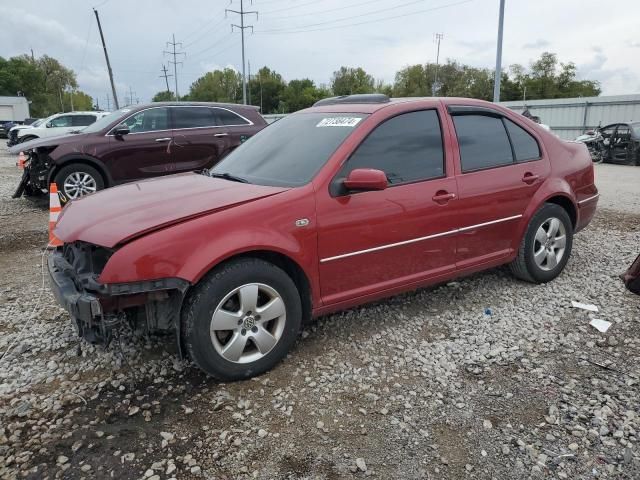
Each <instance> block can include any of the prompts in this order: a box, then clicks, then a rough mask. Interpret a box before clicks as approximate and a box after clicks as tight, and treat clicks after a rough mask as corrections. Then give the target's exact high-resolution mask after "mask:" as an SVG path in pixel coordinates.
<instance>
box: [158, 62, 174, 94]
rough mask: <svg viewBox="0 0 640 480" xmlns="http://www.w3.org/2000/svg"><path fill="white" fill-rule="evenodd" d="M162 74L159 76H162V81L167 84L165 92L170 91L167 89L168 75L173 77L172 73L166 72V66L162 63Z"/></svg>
mask: <svg viewBox="0 0 640 480" xmlns="http://www.w3.org/2000/svg"><path fill="white" fill-rule="evenodd" d="M162 72H163V73H162V75H160V78H162V77H164V81H165V83H166V84H167V92H171V90H169V77H173V75H171V74H170V73H167V67H165V66H164V65H162Z"/></svg>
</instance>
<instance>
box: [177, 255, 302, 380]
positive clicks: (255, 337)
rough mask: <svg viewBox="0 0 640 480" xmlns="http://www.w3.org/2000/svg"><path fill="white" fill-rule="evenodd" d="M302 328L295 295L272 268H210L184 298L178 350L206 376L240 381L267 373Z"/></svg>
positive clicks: (243, 264) (243, 263)
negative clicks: (186, 355)
mask: <svg viewBox="0 0 640 480" xmlns="http://www.w3.org/2000/svg"><path fill="white" fill-rule="evenodd" d="M301 324H302V303H301V300H300V294H299V292H298V289H297V288H296V285H295V283H294V282H293V281H292V280H291V278H290V277H289V276H288V275H287V274H286V273H285V272H284V271H283V270H281V269H280V268H278V267H277V266H275V265H273V264H271V263H268V262H265V261H263V260H260V259H255V258H245V259H240V260H233V261H231V262H229V263H226V264H223V265H221V266H219V267H216V268H215V269H214V270H213V271H212V272H211V273H209V274H208V275H207V276H206V277H205V278H204V279H203V280H202V281H201V282H200V283H199V284H198V285H196V286H195V288H194V289H193V290H192V291H191V293H190V294H189V295H188V297H187V299H186V300H185V306H184V308H183V313H182V333H183V340H184V346H185V348H186V350H187V353H188V355H189V357H190V358H191V359H192V360H193V361H194V362H195V364H196V365H197V366H198V367H200V369H202V370H203V371H204V372H206V373H207V374H208V375H210V376H212V377H214V378H216V379H218V380H221V381H233V380H243V379H247V378H251V377H253V376H256V375H259V374H261V373H263V372H265V371H267V370H269V369H271V368H273V367H274V366H275V365H276V364H277V363H278V362H280V360H282V359H283V358H284V357H285V356H286V354H287V352H288V351H289V350H290V349H291V347H292V346H293V344H294V343H295V341H296V338H297V336H298V333H299V332H300V328H301Z"/></svg>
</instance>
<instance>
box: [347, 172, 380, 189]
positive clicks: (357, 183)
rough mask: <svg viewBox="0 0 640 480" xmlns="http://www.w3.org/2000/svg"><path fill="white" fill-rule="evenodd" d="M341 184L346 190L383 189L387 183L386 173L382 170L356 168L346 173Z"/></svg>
mask: <svg viewBox="0 0 640 480" xmlns="http://www.w3.org/2000/svg"><path fill="white" fill-rule="evenodd" d="M343 185H344V186H345V188H346V189H347V190H356V191H358V190H360V191H366V190H384V189H385V188H387V186H388V185H389V184H388V182H387V175H386V174H385V173H384V172H383V171H382V170H376V169H373V168H356V169H355V170H351V173H349V175H347V178H346V179H345V180H344V182H343Z"/></svg>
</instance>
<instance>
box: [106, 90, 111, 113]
mask: <svg viewBox="0 0 640 480" xmlns="http://www.w3.org/2000/svg"><path fill="white" fill-rule="evenodd" d="M110 111H111V102H109V94H108V93H107V112H110Z"/></svg>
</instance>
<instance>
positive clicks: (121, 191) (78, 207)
mask: <svg viewBox="0 0 640 480" xmlns="http://www.w3.org/2000/svg"><path fill="white" fill-rule="evenodd" d="M286 190H288V189H287V188H281V187H266V186H261V185H251V184H246V183H238V182H232V181H229V180H223V179H218V178H211V177H208V176H205V175H200V174H195V173H184V174H178V175H171V176H168V177H162V178H156V179H151V180H145V181H141V182H137V183H129V184H126V185H122V186H119V187H114V188H109V189H106V190H103V191H101V192H98V193H95V194H92V195H88V196H86V197H83V198H81V199H78V200H74V201H72V202H70V203H69V204H68V205H66V206H65V208H64V209H63V210H62V213H61V214H60V218H59V219H58V223H57V225H56V228H55V230H54V232H55V235H56V236H57V237H58V238H60V239H61V240H62V241H63V242H67V243H68V242H75V241H83V242H88V243H92V244H95V245H100V246H103V247H107V248H112V247H115V246H117V245H121V244H124V243H126V242H128V241H130V240H133V239H134V238H137V237H140V236H142V235H145V234H147V233H150V232H152V231H155V230H159V229H161V228H165V227H168V226H170V225H173V224H176V223H179V222H181V221H185V220H188V219H191V218H195V217H199V216H203V215H207V214H210V213H213V212H216V211H221V210H225V209H228V208H231V207H233V206H235V205H239V204H245V203H248V202H253V201H256V200H259V199H261V198H265V197H270V196H272V195H276V194H278V193H281V192H284V191H286Z"/></svg>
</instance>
